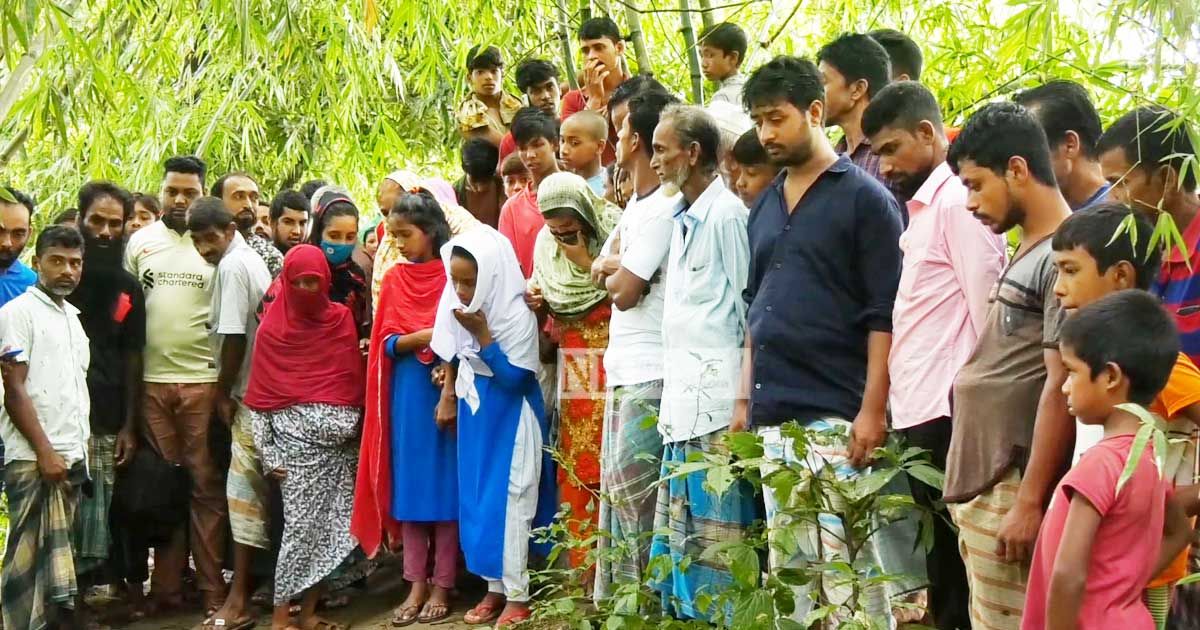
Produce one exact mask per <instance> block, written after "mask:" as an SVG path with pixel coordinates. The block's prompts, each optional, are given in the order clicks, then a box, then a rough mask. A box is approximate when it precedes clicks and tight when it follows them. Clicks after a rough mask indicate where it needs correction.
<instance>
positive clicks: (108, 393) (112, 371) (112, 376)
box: [76, 271, 146, 435]
mask: <svg viewBox="0 0 1200 630" xmlns="http://www.w3.org/2000/svg"><path fill="white" fill-rule="evenodd" d="M114 285H115V290H116V299H115V300H111V301H106V300H98V301H95V302H90V303H89V302H87V301H86V300H81V301H82V302H84V303H80V304H76V306H77V307H78V308H79V309H80V313H79V322H80V324H82V325H83V330H84V332H86V333H87V336H88V340H89V342H90V344H89V345H90V348H91V353H92V357H91V364H90V365H89V366H88V375H87V383H88V392H89V394H90V395H91V401H92V414H91V425H92V432H93V433H95V434H97V435H113V434H115V433H116V432H117V431H120V430H121V426H122V425H123V424H124V423H125V413H126V408H125V385H126V383H125V371H126V360H125V359H126V356H128V354H129V353H141V352H142V350H143V348H145V346H146V298H145V295H144V294H143V293H142V285H141V284H140V283H138V281H137V279H136V278H134V277H133V276H132V275H131V274H129V273H127V272H125V271H121V272H120V273H119V275H118V276H117V278H116V279H115V282H114ZM106 302H107V304H106V305H104V306H98V305H100V304H105V303H106Z"/></svg>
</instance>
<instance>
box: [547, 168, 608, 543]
mask: <svg viewBox="0 0 1200 630" xmlns="http://www.w3.org/2000/svg"><path fill="white" fill-rule="evenodd" d="M538 207H539V208H540V209H541V212H542V216H543V217H544V218H545V219H546V225H545V226H544V227H543V228H542V231H541V232H539V233H538V236H537V241H536V242H535V244H534V249H533V276H532V278H530V281H529V284H530V290H529V295H528V298H529V300H528V301H529V303H530V306H531V307H533V308H534V310H535V311H537V312H538V314H539V315H549V316H550V318H551V319H552V322H553V324H552V328H551V330H552V335H553V337H554V338H555V339H556V340H557V341H558V346H559V349H560V350H561V351H562V352H561V360H560V362H559V366H560V367H559V370H558V388H557V389H558V396H557V397H558V409H559V427H560V428H559V444H558V449H559V451H560V452H561V455H562V461H563V466H562V467H561V468H559V472H558V485H559V500H560V501H562V502H566V503H569V504H570V505H571V515H570V517H569V522H568V526H569V528H570V529H571V531H572V533H573V534H575V535H577V536H579V537H581V538H582V537H586V536H587V534H588V531H589V530H590V529H591V528H592V527H593V526H594V525H595V522H596V513H595V510H593V513H592V514H588V505H589V504H591V505H597V504H598V503H599V501H598V500H597V493H598V491H599V488H600V442H601V432H602V429H603V423H604V396H605V378H604V349H605V348H607V347H608V320H609V317H610V315H611V314H612V308H611V305H610V302H609V299H608V292H607V291H605V290H604V289H602V288H598V287H597V286H596V285H595V284H593V283H592V280H591V275H590V271H591V267H592V261H594V260H595V258H596V256H597V255H599V253H600V249H601V247H602V246H603V245H604V243H605V241H606V240H607V239H608V235H609V233H610V232H611V231H612V229H613V226H615V225H616V222H617V218H618V215H619V214H620V210H619V209H618V208H617V207H616V206H613V205H612V204H609V203H608V202H607V201H604V200H603V199H601V198H600V197H599V196H597V195H596V194H595V193H593V192H592V190H591V188H590V187H589V186H588V184H587V181H586V180H584V179H583V178H582V177H580V176H578V175H575V174H572V173H556V174H554V175H551V176H549V177H547V178H546V179H545V180H543V181H542V183H541V185H540V186H539V187H538ZM585 555H586V552H585V551H583V550H581V549H580V550H575V551H574V552H573V553H572V555H571V562H572V565H574V566H580V565H581V564H582V563H583V560H584V557H585Z"/></svg>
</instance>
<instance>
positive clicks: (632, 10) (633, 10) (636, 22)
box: [624, 0, 654, 74]
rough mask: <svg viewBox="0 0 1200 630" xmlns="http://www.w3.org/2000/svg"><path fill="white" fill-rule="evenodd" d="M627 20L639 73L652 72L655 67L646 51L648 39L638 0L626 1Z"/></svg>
mask: <svg viewBox="0 0 1200 630" xmlns="http://www.w3.org/2000/svg"><path fill="white" fill-rule="evenodd" d="M624 4H625V21H626V22H627V23H628V24H629V41H630V42H631V43H633V55H634V57H635V58H636V59H637V64H638V74H651V73H653V72H654V67H653V66H651V65H650V55H649V53H647V52H646V39H645V36H644V35H643V34H642V13H641V11H639V10H638V8H637V0H628V2H625V3H624Z"/></svg>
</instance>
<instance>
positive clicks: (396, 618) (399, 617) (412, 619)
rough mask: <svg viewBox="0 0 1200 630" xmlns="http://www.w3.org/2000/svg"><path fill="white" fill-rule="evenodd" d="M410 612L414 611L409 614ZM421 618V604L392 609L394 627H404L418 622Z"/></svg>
mask: <svg viewBox="0 0 1200 630" xmlns="http://www.w3.org/2000/svg"><path fill="white" fill-rule="evenodd" d="M410 612H411V613H412V615H411V616H410V615H409V613H410ZM420 618H421V607H420V606H405V607H403V608H397V609H396V610H393V611H392V627H393V628H403V627H405V626H411V625H413V624H414V623H417V620H418V619H420ZM422 623H424V622H422Z"/></svg>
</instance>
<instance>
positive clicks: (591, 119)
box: [559, 109, 608, 196]
mask: <svg viewBox="0 0 1200 630" xmlns="http://www.w3.org/2000/svg"><path fill="white" fill-rule="evenodd" d="M559 133H560V134H561V135H562V142H561V143H560V150H561V152H562V161H563V164H564V165H565V166H566V167H567V170H569V171H571V172H572V173H575V174H576V175H578V176H580V177H582V178H584V179H585V180H587V183H588V187H590V188H591V189H592V192H594V193H596V194H597V195H601V196H603V195H604V185H605V179H606V178H605V173H604V167H603V166H601V164H600V160H601V156H603V155H604V147H605V145H607V144H608V121H606V120H604V117H603V116H601V115H600V114H597V113H596V112H593V111H591V110H586V109H585V110H583V111H581V112H576V113H574V114H571V116H570V117H568V118H567V119H566V120H564V121H563V123H562V128H561V129H560V131H559Z"/></svg>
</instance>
